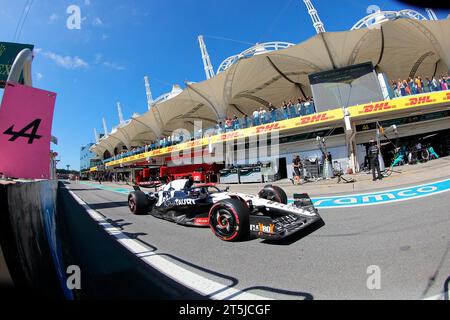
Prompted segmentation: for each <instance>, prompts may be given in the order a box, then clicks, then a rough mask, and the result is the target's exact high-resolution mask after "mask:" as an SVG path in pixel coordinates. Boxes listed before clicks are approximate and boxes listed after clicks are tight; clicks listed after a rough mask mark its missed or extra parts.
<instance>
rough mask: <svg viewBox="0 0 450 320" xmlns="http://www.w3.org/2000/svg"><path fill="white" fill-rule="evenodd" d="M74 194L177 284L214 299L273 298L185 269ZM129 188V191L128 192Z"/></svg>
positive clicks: (104, 225) (102, 223)
mask: <svg viewBox="0 0 450 320" xmlns="http://www.w3.org/2000/svg"><path fill="white" fill-rule="evenodd" d="M68 191H69V193H70V194H71V196H72V197H73V198H74V199H75V200H76V201H77V202H78V203H79V204H80V205H81V206H82V207H83V209H85V210H86V212H87V213H88V214H89V215H90V216H91V218H92V219H94V221H96V222H97V223H98V224H99V225H100V226H101V227H102V228H103V229H104V230H105V231H106V232H107V233H108V234H109V235H111V236H113V237H114V238H115V239H116V240H117V241H118V242H119V243H120V244H121V245H123V246H124V247H125V248H126V249H128V250H129V251H131V252H132V253H133V254H135V255H136V256H137V257H138V258H140V259H142V260H143V261H144V262H145V263H147V264H148V265H149V266H151V267H153V268H155V269H157V270H158V271H159V272H161V273H163V274H165V275H166V276H168V277H170V278H172V279H173V280H175V281H177V282H178V283H180V284H182V285H184V286H186V287H188V288H190V289H192V290H194V291H196V292H198V293H200V294H202V295H204V296H206V297H208V298H210V299H215V300H241V299H245V300H270V298H267V297H263V296H260V295H256V294H253V293H247V292H244V291H241V290H238V289H235V288H232V287H230V286H227V285H223V284H221V283H218V282H216V281H213V280H210V279H207V278H205V277H202V276H200V275H198V274H196V273H194V272H191V271H189V270H186V269H184V268H182V267H181V266H179V265H177V264H175V263H173V262H171V261H169V260H168V259H165V258H164V257H161V256H158V255H157V254H156V253H154V252H153V251H151V250H149V248H147V247H146V246H144V245H143V244H141V243H140V242H138V241H136V240H133V239H131V238H129V237H127V236H126V235H125V234H124V233H123V232H122V231H120V229H119V228H116V227H114V226H113V225H112V224H110V223H109V222H107V221H106V219H105V218H104V217H103V216H102V215H101V214H99V213H97V212H96V211H95V210H94V209H92V208H91V207H90V206H89V205H88V204H87V203H86V202H84V201H83V200H82V199H81V198H80V197H78V196H77V195H76V194H75V193H74V192H73V191H71V190H70V189H68ZM128 192H129V190H127V193H128ZM122 193H123V192H122Z"/></svg>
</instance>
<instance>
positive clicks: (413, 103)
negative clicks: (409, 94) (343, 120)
mask: <svg viewBox="0 0 450 320" xmlns="http://www.w3.org/2000/svg"><path fill="white" fill-rule="evenodd" d="M434 101H435V100H433V99H431V97H430V96H424V97H416V98H409V103H407V104H406V105H407V106H416V105H421V104H424V103H430V102H434Z"/></svg>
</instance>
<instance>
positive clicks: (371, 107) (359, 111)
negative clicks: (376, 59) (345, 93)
mask: <svg viewBox="0 0 450 320" xmlns="http://www.w3.org/2000/svg"><path fill="white" fill-rule="evenodd" d="M449 100H450V92H449V91H438V92H433V93H424V94H421V95H416V96H413V97H411V96H408V97H402V98H397V99H393V100H388V101H380V102H374V103H369V104H365V105H361V106H353V107H349V108H348V110H349V112H350V116H351V117H361V116H364V115H371V114H378V113H382V112H389V111H393V110H404V109H409V108H414V107H418V106H425V105H432V104H436V103H442V102H446V101H449Z"/></svg>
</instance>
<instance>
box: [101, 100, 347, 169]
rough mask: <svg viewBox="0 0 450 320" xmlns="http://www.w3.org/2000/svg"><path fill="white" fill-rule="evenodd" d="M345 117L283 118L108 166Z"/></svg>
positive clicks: (323, 114) (333, 112) (328, 114)
mask: <svg viewBox="0 0 450 320" xmlns="http://www.w3.org/2000/svg"><path fill="white" fill-rule="evenodd" d="M343 118H344V112H343V111H342V109H334V110H329V111H325V112H320V113H315V114H311V115H308V116H303V117H297V118H292V119H287V120H282V121H278V122H273V123H268V124H264V125H260V126H255V127H250V128H246V129H241V130H236V131H232V132H227V133H223V134H218V135H214V136H211V137H205V138H202V139H197V140H194V141H188V142H183V143H180V144H177V145H174V146H171V147H166V148H161V149H157V150H152V151H148V152H143V153H140V154H137V155H133V156H129V157H126V158H122V159H118V160H114V161H110V162H108V163H106V164H105V165H106V167H111V166H116V165H119V164H123V163H128V162H134V161H140V160H141V161H143V160H146V159H147V158H152V157H157V156H162V155H166V154H170V153H172V152H179V151H182V150H189V149H192V148H200V147H203V146H207V145H209V144H210V143H211V144H215V143H220V142H226V141H230V140H235V139H243V138H246V137H250V136H255V135H259V134H267V133H270V132H275V131H284V130H289V129H295V128H303V127H308V126H312V125H316V124H320V123H327V122H331V121H337V120H342V119H343Z"/></svg>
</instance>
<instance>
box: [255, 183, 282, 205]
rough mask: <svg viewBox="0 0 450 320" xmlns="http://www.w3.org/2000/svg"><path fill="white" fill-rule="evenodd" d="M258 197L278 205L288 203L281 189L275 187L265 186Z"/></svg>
mask: <svg viewBox="0 0 450 320" xmlns="http://www.w3.org/2000/svg"><path fill="white" fill-rule="evenodd" d="M258 196H259V197H260V198H262V199H267V200H270V201H275V202H279V203H284V204H287V203H288V197H287V195H286V192H284V190H283V189H281V188H280V187H277V186H272V185H267V186H265V187H264V188H263V189H262V190H261V191H260V192H259V193H258Z"/></svg>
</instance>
